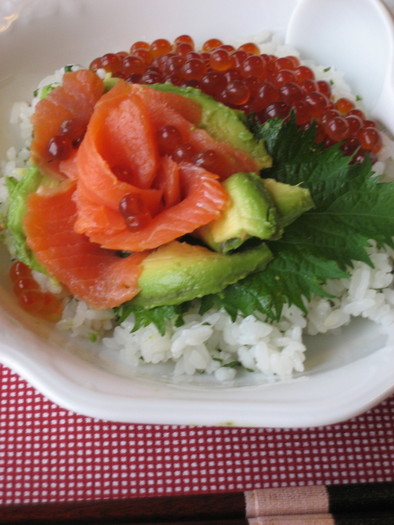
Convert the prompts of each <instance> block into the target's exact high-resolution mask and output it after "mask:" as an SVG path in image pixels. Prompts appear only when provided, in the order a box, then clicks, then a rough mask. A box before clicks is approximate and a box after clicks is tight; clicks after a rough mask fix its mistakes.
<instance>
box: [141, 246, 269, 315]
mask: <svg viewBox="0 0 394 525" xmlns="http://www.w3.org/2000/svg"><path fill="white" fill-rule="evenodd" d="M271 258H272V254H271V251H270V250H269V248H268V247H267V246H266V245H265V244H262V245H260V246H258V247H257V248H252V249H249V250H246V251H244V252H242V253H237V254H234V255H223V254H221V253H215V252H212V251H210V250H208V249H207V248H204V247H202V246H193V245H190V244H187V243H183V242H178V241H173V242H171V243H169V244H166V245H165V246H162V247H160V248H158V249H157V250H155V251H154V252H152V253H151V254H150V255H148V257H146V259H144V261H143V263H142V272H141V275H140V278H139V280H138V285H139V287H140V288H141V291H140V292H139V294H138V295H137V296H136V297H135V298H134V299H133V301H132V303H133V304H135V305H137V306H143V307H146V308H154V307H155V306H162V305H174V304H180V303H183V302H185V301H191V300H192V299H196V298H198V297H203V296H204V295H208V294H211V293H218V292H220V291H221V290H223V288H225V287H226V286H228V285H229V284H232V283H235V282H237V281H239V280H240V279H242V278H244V277H246V275H248V274H249V273H251V272H253V271H256V270H261V269H263V268H264V267H265V266H266V265H267V263H268V262H269V261H270V260H271Z"/></svg>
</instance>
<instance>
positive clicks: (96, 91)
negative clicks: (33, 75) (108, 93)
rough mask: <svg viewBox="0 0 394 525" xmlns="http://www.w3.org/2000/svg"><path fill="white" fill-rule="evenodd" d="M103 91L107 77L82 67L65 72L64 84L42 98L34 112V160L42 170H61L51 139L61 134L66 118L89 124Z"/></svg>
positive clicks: (50, 172)
mask: <svg viewBox="0 0 394 525" xmlns="http://www.w3.org/2000/svg"><path fill="white" fill-rule="evenodd" d="M103 92H104V83H103V81H102V80H101V79H100V78H99V77H98V76H97V75H96V74H95V73H94V72H93V71H90V70H88V69H81V70H79V71H70V72H68V73H65V74H64V76H63V81H62V85H61V86H58V87H56V88H55V89H54V90H53V91H51V92H50V93H49V94H48V95H47V96H46V97H45V98H43V99H42V100H40V101H39V102H38V104H37V106H36V108H35V112H34V114H33V116H32V124H33V139H32V143H31V160H32V162H33V163H34V164H35V165H36V166H37V167H38V168H40V170H41V171H43V172H44V173H48V174H50V175H53V174H55V175H57V174H59V172H61V169H60V163H59V161H58V160H54V159H53V158H52V157H51V155H50V154H49V152H48V143H49V141H50V139H51V138H52V137H54V136H56V135H58V134H59V128H60V126H61V124H62V122H64V121H66V120H71V119H77V120H78V121H79V122H80V123H81V126H86V125H87V123H88V122H89V120H90V117H91V115H92V113H93V109H94V106H95V104H96V102H97V101H98V100H99V98H100V97H101V95H102V94H103Z"/></svg>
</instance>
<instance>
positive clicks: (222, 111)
mask: <svg viewBox="0 0 394 525" xmlns="http://www.w3.org/2000/svg"><path fill="white" fill-rule="evenodd" d="M151 87H152V88H154V89H157V90H159V91H166V92H169V93H176V94H178V95H182V96H184V97H188V98H191V99H193V100H195V101H196V102H198V103H199V104H200V106H201V110H202V113H201V121H200V123H199V126H198V127H200V128H203V129H205V130H206V131H207V132H208V133H209V134H210V135H211V137H213V138H214V139H216V140H219V141H221V142H228V143H229V144H231V145H232V146H234V147H235V148H238V149H242V150H244V151H246V152H247V153H249V155H250V156H251V157H253V159H254V160H255V161H256V162H257V164H258V167H259V169H263V168H269V167H271V166H272V159H271V157H270V156H269V155H268V153H267V151H266V149H265V145H264V142H263V140H261V139H256V138H255V137H254V135H253V133H252V132H251V131H250V130H249V129H248V128H247V126H246V118H245V114H244V113H243V112H242V111H237V110H234V109H231V108H229V107H228V106H226V105H225V104H222V103H220V102H218V101H217V100H215V99H214V98H213V97H210V96H209V95H207V94H205V93H203V92H202V91H201V90H199V89H196V88H192V87H178V86H174V85H173V84H170V83H166V84H152V85H151Z"/></svg>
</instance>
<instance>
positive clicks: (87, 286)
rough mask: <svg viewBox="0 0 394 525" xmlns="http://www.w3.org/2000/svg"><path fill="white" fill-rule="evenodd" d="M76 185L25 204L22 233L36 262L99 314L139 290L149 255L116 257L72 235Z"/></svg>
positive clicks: (66, 186)
mask: <svg viewBox="0 0 394 525" xmlns="http://www.w3.org/2000/svg"><path fill="white" fill-rule="evenodd" d="M74 193H75V183H74V182H67V183H66V185H65V187H62V188H61V190H57V191H56V192H52V193H48V194H46V195H45V194H37V193H33V194H31V195H30V196H29V198H28V200H27V209H26V214H25V217H24V231H25V234H26V238H27V244H28V245H29V246H30V248H31V249H32V250H33V252H34V254H35V256H36V258H37V260H38V261H39V262H40V263H41V264H43V265H44V266H45V268H46V269H47V270H48V272H49V273H50V274H51V275H52V276H53V277H55V278H56V279H57V280H59V281H60V282H61V283H63V284H64V285H65V286H66V287H67V288H68V290H69V291H70V292H71V293H72V294H73V295H75V296H76V297H78V298H79V299H82V300H84V301H86V302H87V303H88V304H89V305H90V306H91V307H92V308H94V309H97V310H101V309H106V308H112V307H115V306H118V305H119V304H122V303H124V302H125V301H128V300H130V299H132V298H133V297H134V296H135V295H136V294H137V293H138V292H139V287H138V284H137V283H138V278H139V276H140V272H141V262H142V261H143V259H144V258H145V257H146V255H148V253H149V252H145V253H138V254H133V255H130V256H128V257H126V258H120V257H118V256H117V255H116V254H114V253H113V252H111V251H108V250H104V249H103V248H100V246H98V245H95V244H93V243H91V242H90V241H89V239H88V238H87V237H85V236H84V235H81V234H78V233H76V232H75V231H74V222H75V219H76V214H77V209H76V205H75V203H74V201H73V195H74Z"/></svg>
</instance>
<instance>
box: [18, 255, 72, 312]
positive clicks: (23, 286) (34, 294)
mask: <svg viewBox="0 0 394 525" xmlns="http://www.w3.org/2000/svg"><path fill="white" fill-rule="evenodd" d="M9 276H10V280H11V282H12V284H13V290H14V294H15V295H16V297H17V299H18V302H19V304H20V305H21V307H22V308H23V309H24V310H25V311H27V312H29V313H31V314H34V315H36V316H37V317H40V318H41V319H45V320H46V321H51V322H56V321H59V320H60V317H61V314H62V311H63V305H62V301H61V300H60V299H59V297H57V296H56V295H54V294H52V293H50V292H44V291H42V290H41V288H40V286H39V284H38V283H37V281H35V279H34V277H33V273H32V271H31V270H30V268H29V267H28V266H27V265H26V264H24V263H23V262H21V261H15V262H14V263H13V264H12V265H11V268H10V271H9Z"/></svg>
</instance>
